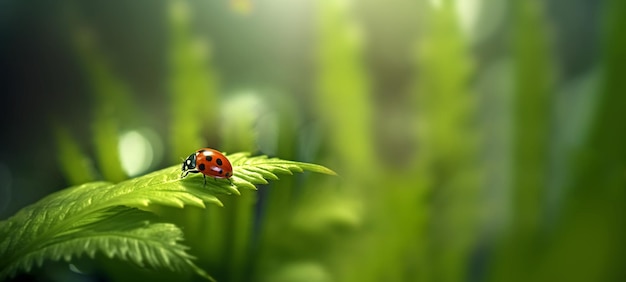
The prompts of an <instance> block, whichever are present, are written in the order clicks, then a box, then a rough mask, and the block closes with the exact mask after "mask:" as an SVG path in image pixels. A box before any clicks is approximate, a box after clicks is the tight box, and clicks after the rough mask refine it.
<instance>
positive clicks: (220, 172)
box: [218, 159, 224, 174]
mask: <svg viewBox="0 0 626 282" xmlns="http://www.w3.org/2000/svg"><path fill="white" fill-rule="evenodd" d="M218 160H219V159H218ZM222 172H224V171H223V170H221V169H220V171H219V172H218V173H219V174H222Z"/></svg>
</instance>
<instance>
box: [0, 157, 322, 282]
mask: <svg viewBox="0 0 626 282" xmlns="http://www.w3.org/2000/svg"><path fill="white" fill-rule="evenodd" d="M229 160H231V163H232V165H233V170H234V175H233V177H232V182H233V185H231V184H229V183H228V181H226V180H216V181H207V183H206V187H205V186H204V184H203V181H202V179H201V178H200V177H199V175H195V176H190V177H187V178H184V179H180V168H179V166H178V165H176V166H173V167H170V168H166V169H163V170H160V171H156V172H153V173H151V174H148V175H145V176H142V177H138V178H134V179H130V180H127V181H124V182H121V183H118V184H111V183H108V182H92V183H87V184H83V185H79V186H75V187H71V188H68V189H65V190H62V191H59V192H57V193H54V194H52V195H49V196H48V197H46V198H44V199H42V200H40V201H39V202H37V203H35V204H33V205H31V206H28V207H26V208H24V209H22V210H21V211H19V212H18V213H17V214H16V215H14V216H13V217H11V218H9V219H8V220H5V221H2V222H0V238H2V241H1V242H0V254H1V255H0V278H6V277H7V276H12V275H14V274H15V273H16V272H17V271H19V270H26V271H30V270H31V268H32V267H33V265H34V264H36V265H38V266H41V265H42V264H43V261H44V260H59V259H64V260H66V261H69V260H71V259H72V258H73V257H80V256H81V255H83V254H86V255H88V256H89V257H91V258H93V257H94V256H95V254H96V252H102V253H104V254H105V255H106V256H107V257H109V258H119V259H122V260H129V261H132V262H134V263H136V264H137V265H139V266H144V265H147V266H150V267H165V268H168V269H170V270H173V271H193V272H195V273H197V274H198V275H200V276H203V277H205V278H208V279H212V278H211V277H210V276H208V275H207V274H206V273H205V272H204V271H203V270H202V269H200V268H199V267H197V266H196V265H195V264H194V263H193V262H192V259H193V257H192V256H191V255H189V254H188V253H187V252H186V250H187V247H186V246H184V245H182V244H180V241H181V240H182V238H183V236H182V231H181V229H180V228H178V227H177V226H176V225H173V224H169V223H158V222H157V221H156V218H155V217H154V216H153V214H152V213H150V212H149V210H150V208H151V207H150V206H151V205H162V206H170V207H178V208H182V207H184V206H196V207H201V208H204V207H205V203H210V204H214V205H222V203H221V202H220V200H219V199H218V198H217V197H216V196H215V195H216V194H224V193H226V194H233V193H234V194H239V190H238V189H241V188H247V189H256V187H255V186H254V185H255V184H265V183H268V182H267V180H277V179H278V176H277V174H292V173H293V172H303V171H305V170H306V171H313V172H319V173H324V174H331V175H332V174H334V172H333V171H332V170H330V169H327V168H325V167H323V166H319V165H314V164H308V163H300V162H292V161H286V160H281V159H276V158H267V157H266V156H256V157H249V154H248V153H236V154H232V155H229Z"/></svg>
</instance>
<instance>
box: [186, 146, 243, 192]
mask: <svg viewBox="0 0 626 282" xmlns="http://www.w3.org/2000/svg"><path fill="white" fill-rule="evenodd" d="M198 172H200V173H202V174H203V176H204V184H205V185H206V176H207V175H208V176H210V177H213V178H214V179H217V178H226V179H228V181H229V182H230V177H231V176H233V166H232V165H231V164H230V161H228V159H227V158H226V156H224V155H223V154H222V153H220V152H219V151H217V150H214V149H210V148H202V149H200V150H198V151H196V152H195V153H193V154H191V155H189V157H187V159H185V161H183V167H182V173H181V174H180V177H181V178H184V177H185V176H187V174H189V173H198ZM231 183H232V182H231Z"/></svg>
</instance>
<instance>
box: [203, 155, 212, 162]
mask: <svg viewBox="0 0 626 282" xmlns="http://www.w3.org/2000/svg"><path fill="white" fill-rule="evenodd" d="M205 159H206V160H207V161H208V162H210V161H211V160H212V159H213V157H211V156H206V158H205Z"/></svg>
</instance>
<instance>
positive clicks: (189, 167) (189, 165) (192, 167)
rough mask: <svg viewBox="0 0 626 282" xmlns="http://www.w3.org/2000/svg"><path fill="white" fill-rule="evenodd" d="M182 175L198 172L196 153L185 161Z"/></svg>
mask: <svg viewBox="0 0 626 282" xmlns="http://www.w3.org/2000/svg"><path fill="white" fill-rule="evenodd" d="M181 171H182V173H181V177H183V174H184V175H187V173H189V172H196V153H193V154H191V155H189V157H187V158H186V159H185V160H184V161H183V165H182V168H181Z"/></svg>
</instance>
